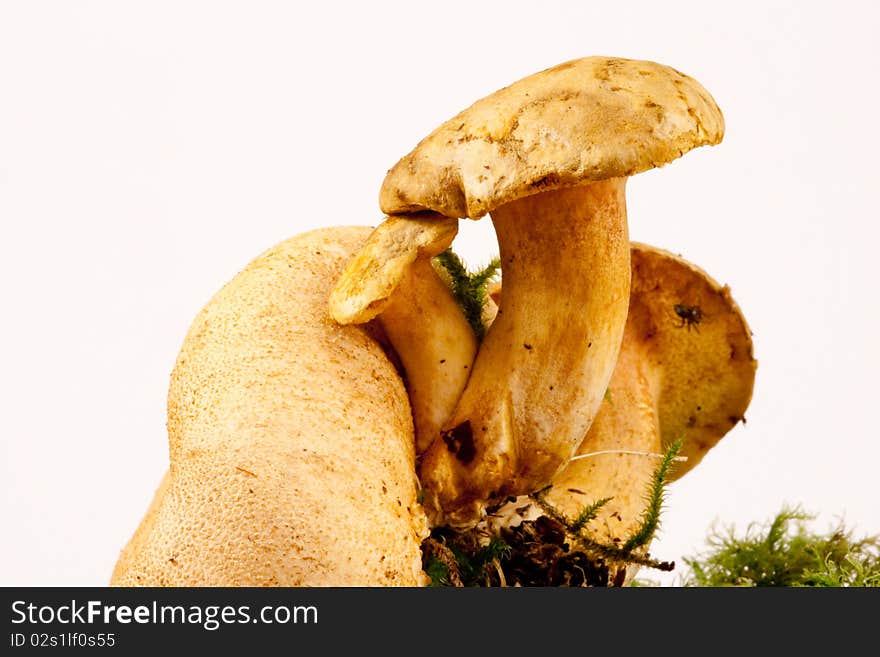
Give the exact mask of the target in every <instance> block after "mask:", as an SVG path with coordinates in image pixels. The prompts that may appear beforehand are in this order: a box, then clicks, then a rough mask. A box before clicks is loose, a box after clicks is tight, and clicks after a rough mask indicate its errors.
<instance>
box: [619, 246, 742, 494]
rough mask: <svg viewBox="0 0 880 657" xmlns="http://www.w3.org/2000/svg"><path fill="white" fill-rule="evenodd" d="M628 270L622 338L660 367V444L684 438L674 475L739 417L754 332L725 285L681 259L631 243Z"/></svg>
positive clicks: (702, 453)
mask: <svg viewBox="0 0 880 657" xmlns="http://www.w3.org/2000/svg"><path fill="white" fill-rule="evenodd" d="M632 272H633V274H632V290H631V293H630V306H629V315H628V316H627V335H626V337H625V340H630V339H634V340H638V341H639V342H640V343H641V345H642V353H643V357H645V358H648V359H649V360H650V365H651V366H652V368H653V369H654V371H656V372H658V384H657V389H656V390H655V395H656V399H657V415H658V421H659V427H660V436H661V443H662V448H663V449H666V448H667V447H668V446H669V445H670V444H671V443H673V442H674V441H675V440H677V439H678V438H683V439H684V441H683V446H682V451H681V453H680V455H681V456H685V457H687V461H684V462H682V463H678V464H677V465H676V466H675V468H674V470H673V478H674V479H677V478H679V477H681V476H682V475H684V474H685V473H686V472H688V471H690V470H691V469H692V468H693V467H694V466H695V465H697V464H698V463H699V462H700V461H701V460H702V458H703V457H704V456H705V455H706V453H707V452H708V451H709V450H710V449H711V448H712V447H714V446H715V444H716V443H717V442H718V441H719V440H721V438H722V437H723V436H724V435H725V434H726V433H727V432H728V431H730V429H732V428H733V427H734V426H735V425H736V424H737V423H738V422H740V421H744V416H745V412H746V409H747V408H748V406H749V403H750V401H751V399H752V390H753V387H754V382H755V372H756V369H757V366H758V363H757V361H756V360H755V357H754V354H753V345H752V338H751V335H752V333H751V330H750V329H749V326H748V324H747V323H746V319H745V317H744V316H743V314H742V311H741V310H740V308H739V306H738V305H737V304H736V302H735V301H734V300H733V298H732V297H731V294H730V288H729V287H728V286H727V285H721V284H719V283H718V282H717V281H715V280H714V279H713V278H712V277H711V276H709V275H708V274H707V273H706V272H705V271H703V270H702V269H700V268H699V267H697V266H696V265H694V264H692V263H690V262H688V261H686V260H685V259H683V258H682V257H680V256H676V255H675V254H673V253H670V252H669V251H665V250H663V249H659V248H656V247H652V246H648V245H646V244H639V243H633V245H632ZM677 309H678V310H680V311H681V313H682V314H683V315H685V316H686V317H690V318H691V321H690V322H689V321H688V320H687V319H685V318H684V317H682V316H681V315H680V314H679V313H678V312H677ZM695 319H698V320H699V321H694V320H695Z"/></svg>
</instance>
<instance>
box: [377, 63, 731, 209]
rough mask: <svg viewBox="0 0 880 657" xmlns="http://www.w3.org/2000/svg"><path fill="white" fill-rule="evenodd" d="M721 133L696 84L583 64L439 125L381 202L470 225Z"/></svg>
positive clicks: (717, 113) (397, 169) (653, 69)
mask: <svg viewBox="0 0 880 657" xmlns="http://www.w3.org/2000/svg"><path fill="white" fill-rule="evenodd" d="M723 136H724V119H723V117H722V115H721V110H720V109H719V108H718V106H717V105H716V104H715V101H714V100H713V98H712V96H711V95H710V94H709V92H707V91H706V90H705V89H704V88H703V87H702V86H701V85H700V83H698V82H697V81H696V80H694V79H693V78H691V77H688V76H687V75H684V74H683V73H680V72H679V71H676V70H675V69H673V68H670V67H669V66H664V65H662V64H657V63H655V62H650V61H640V60H631V59H620V58H613V57H585V58H583V59H576V60H572V61H569V62H565V63H563V64H559V65H558V66H554V67H553V68H549V69H546V70H544V71H541V72H540V73H535V74H534V75H530V76H528V77H526V78H523V79H521V80H519V81H518V82H514V83H513V84H511V85H510V86H508V87H505V88H503V89H501V90H499V91H496V92H495V93H493V94H491V95H490V96H487V97H485V98H483V99H482V100H479V101H477V102H476V103H474V104H473V105H472V106H471V107H469V108H468V109H466V110H464V111H463V112H461V113H460V114H458V115H457V116H455V117H454V118H452V119H450V120H449V121H447V122H446V123H444V124H443V125H441V126H440V127H439V128H437V129H436V130H435V131H434V132H432V133H431V134H430V135H429V136H428V137H426V138H425V139H424V140H422V141H421V143H419V144H418V146H416V148H415V149H414V150H413V151H412V152H410V153H409V154H408V155H406V156H405V157H403V158H402V159H401V160H400V161H399V162H398V163H397V164H396V165H395V166H394V167H393V168H392V169H391V170H390V171H389V172H388V175H387V176H386V178H385V181H384V182H383V184H382V189H381V191H380V194H379V205H380V206H381V208H382V211H383V212H385V213H386V214H400V213H409V212H417V211H421V210H433V211H435V212H439V213H440V214H443V215H446V216H448V217H470V218H473V219H476V218H479V217H481V216H483V215H484V214H486V213H487V212H491V211H492V210H493V209H494V208H496V207H498V206H499V205H502V204H504V203H508V202H510V201H514V200H516V199H518V198H521V197H523V196H528V195H530V194H535V193H537V192H542V191H546V190H550V189H559V188H562V187H569V186H575V185H580V184H585V183H590V182H595V181H598V180H604V179H607V178H615V177H623V176H631V175H633V174H636V173H639V172H641V171H645V170H647V169H651V168H654V167H658V166H662V165H664V164H667V163H669V162H671V161H672V160H674V159H676V158H678V157H680V156H681V155H683V154H684V153H686V152H687V151H689V150H691V149H692V148H696V147H698V146H704V145H713V144H717V143H719V142H720V141H721V139H722V138H723Z"/></svg>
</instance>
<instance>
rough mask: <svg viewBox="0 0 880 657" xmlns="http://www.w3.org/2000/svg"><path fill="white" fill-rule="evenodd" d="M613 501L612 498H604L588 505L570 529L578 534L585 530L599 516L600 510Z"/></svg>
mask: <svg viewBox="0 0 880 657" xmlns="http://www.w3.org/2000/svg"><path fill="white" fill-rule="evenodd" d="M611 499H612V498H610V497H603V498H602V499H600V500H596V501H595V502H593V503H592V504H587V505H586V506H585V507H584V508H583V509H581V512H580V513H579V514H578V515H577V518H575V519H574V520H573V521H572V523H571V527H570V529H571V531H573V532H575V533H577V532H579V531H580V530H581V529H583V528H584V527H585V526H586V525H587V524H588V523H589V522H590V521H591V520H593V519H594V518H595V517H596V516H597V515H598V513H599V510H600V509H601V508H602V507H603V506H605V505H606V504H608V502H610V501H611Z"/></svg>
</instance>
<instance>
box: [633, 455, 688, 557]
mask: <svg viewBox="0 0 880 657" xmlns="http://www.w3.org/2000/svg"><path fill="white" fill-rule="evenodd" d="M682 442H683V439H682V438H679V439H678V440H676V441H674V442H673V443H671V444H670V445H669V447H667V448H666V451H665V452H664V453H663V458H662V459H660V464H659V465H658V466H657V468H656V469H655V470H654V473H653V474H652V475H651V484H650V486H649V487H648V492H647V494H646V496H645V502H646V504H645V509H644V510H643V511H642V516H641V522H640V523H639V526H638V527H637V528H636V529H635V531H634V532H633V533H632V534H630V536H629V537H628V538H627V539H626V541H624V544H623V550H624V552H632V551H634V550H637V549H639V548H640V547H643V546H645V545H647V544H648V543H650V542H651V540H652V539H653V538H654V535H655V534H656V533H657V529H658V528H659V527H660V513H661V511H662V507H663V503H664V501H665V497H666V484H667V483H669V471H670V469H671V468H672V464H673V463H674V462H675V458H676V457H677V456H678V453H679V452H680V451H681V446H682Z"/></svg>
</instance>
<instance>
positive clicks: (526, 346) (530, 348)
mask: <svg viewBox="0 0 880 657" xmlns="http://www.w3.org/2000/svg"><path fill="white" fill-rule="evenodd" d="M523 347H525V348H526V349H528V350H529V351H531V350H532V345H530V344H529V343H528V342H523Z"/></svg>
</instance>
